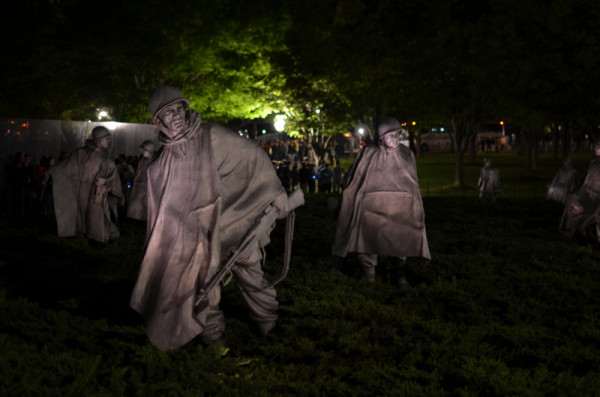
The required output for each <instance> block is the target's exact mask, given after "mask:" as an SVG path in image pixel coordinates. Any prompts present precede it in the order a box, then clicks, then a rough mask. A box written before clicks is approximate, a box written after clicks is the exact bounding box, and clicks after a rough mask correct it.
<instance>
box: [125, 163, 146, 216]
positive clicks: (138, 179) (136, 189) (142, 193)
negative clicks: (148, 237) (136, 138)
mask: <svg viewBox="0 0 600 397" xmlns="http://www.w3.org/2000/svg"><path fill="white" fill-rule="evenodd" d="M149 164H150V159H147V158H145V157H144V158H142V159H141V160H140V162H139V164H138V169H137V171H136V173H135V178H134V179H133V186H132V187H131V194H130V196H129V204H128V205H127V217H128V218H132V219H137V220H140V221H145V220H146V213H147V211H148V205H147V201H148V192H147V191H148V165H149Z"/></svg>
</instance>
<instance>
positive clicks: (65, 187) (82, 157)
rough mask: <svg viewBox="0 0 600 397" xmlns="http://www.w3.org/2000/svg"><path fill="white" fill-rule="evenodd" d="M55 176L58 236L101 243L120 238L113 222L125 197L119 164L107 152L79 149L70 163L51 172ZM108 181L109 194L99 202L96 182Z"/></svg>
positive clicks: (99, 149) (53, 179)
mask: <svg viewBox="0 0 600 397" xmlns="http://www.w3.org/2000/svg"><path fill="white" fill-rule="evenodd" d="M48 172H49V173H50V174H51V175H52V184H53V195H54V211H55V214H56V223H57V226H58V235H59V236H61V237H71V236H75V235H77V233H80V234H83V235H85V236H87V237H88V238H91V239H93V240H96V241H100V242H104V243H105V242H107V241H108V240H109V238H111V237H113V238H114V237H117V236H118V229H116V225H114V224H113V223H112V221H111V215H112V216H113V217H114V218H115V219H116V217H117V203H118V201H119V198H121V197H122V196H123V191H122V187H121V180H120V178H119V173H118V172H117V168H116V166H115V162H114V161H112V160H111V159H109V158H108V153H107V152H106V150H104V149H101V148H92V147H89V146H84V147H81V148H79V149H77V150H75V151H74V152H73V153H72V154H71V156H69V158H68V159H67V160H65V161H64V162H62V163H58V164H57V165H56V166H54V167H52V168H50V169H49V171H48ZM99 177H101V178H105V179H106V182H105V184H106V185H107V186H108V194H105V195H104V196H103V198H102V201H101V202H97V201H96V197H95V196H96V194H95V193H96V180H97V178H99Z"/></svg>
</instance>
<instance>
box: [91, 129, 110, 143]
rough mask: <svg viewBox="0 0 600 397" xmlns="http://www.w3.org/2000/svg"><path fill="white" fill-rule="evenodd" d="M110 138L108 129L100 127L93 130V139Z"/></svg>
mask: <svg viewBox="0 0 600 397" xmlns="http://www.w3.org/2000/svg"><path fill="white" fill-rule="evenodd" d="M107 136H110V133H109V132H108V129H107V128H106V127H102V126H98V127H95V128H94V129H93V130H92V139H93V140H98V139H102V138H104V137H107Z"/></svg>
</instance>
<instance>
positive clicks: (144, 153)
mask: <svg viewBox="0 0 600 397" xmlns="http://www.w3.org/2000/svg"><path fill="white" fill-rule="evenodd" d="M151 155H152V154H151V153H150V152H149V151H147V150H146V149H142V157H144V158H145V159H150V156H151Z"/></svg>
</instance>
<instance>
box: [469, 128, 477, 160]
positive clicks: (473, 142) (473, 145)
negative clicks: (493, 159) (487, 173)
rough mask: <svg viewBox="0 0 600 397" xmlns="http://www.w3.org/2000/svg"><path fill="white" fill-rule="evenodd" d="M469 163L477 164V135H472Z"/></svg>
mask: <svg viewBox="0 0 600 397" xmlns="http://www.w3.org/2000/svg"><path fill="white" fill-rule="evenodd" d="M469 162H470V163H471V165H475V164H476V162H477V134H472V137H471V139H469Z"/></svg>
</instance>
